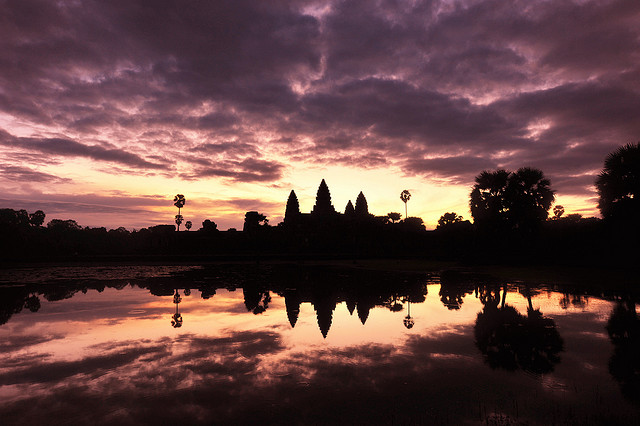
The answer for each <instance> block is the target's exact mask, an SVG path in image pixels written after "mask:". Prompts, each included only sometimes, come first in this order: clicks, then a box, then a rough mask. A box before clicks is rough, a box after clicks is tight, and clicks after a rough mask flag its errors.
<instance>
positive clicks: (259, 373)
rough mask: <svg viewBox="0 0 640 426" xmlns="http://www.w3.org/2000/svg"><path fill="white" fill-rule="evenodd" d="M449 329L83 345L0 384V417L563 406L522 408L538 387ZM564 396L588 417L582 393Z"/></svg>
mask: <svg viewBox="0 0 640 426" xmlns="http://www.w3.org/2000/svg"><path fill="white" fill-rule="evenodd" d="M456 331H457V332H456V333H434V334H429V335H421V336H419V335H411V336H410V337H409V338H408V339H407V340H406V341H405V342H404V343H403V344H401V345H391V344H373V343H368V344H363V345H353V346H347V347H341V348H327V347H325V346H322V345H319V346H316V347H312V348H304V349H298V348H296V347H287V346H285V344H284V343H283V339H282V336H281V335H280V334H279V333H278V332H277V331H276V329H273V328H272V329H263V330H257V331H239V332H233V331H227V332H226V333H225V334H223V335H220V336H204V335H193V334H182V335H179V336H176V337H171V338H169V337H165V338H161V339H158V340H141V341H122V342H117V343H104V344H100V345H95V346H92V347H90V349H91V350H93V351H94V352H103V353H104V355H100V356H89V357H85V358H82V359H80V360H77V361H69V362H42V363H40V364H38V365H36V366H33V367H25V368H23V369H21V370H19V371H18V372H17V373H14V375H6V374H5V375H0V383H22V384H23V385H24V386H25V391H28V392H24V393H23V399H21V400H17V401H13V402H10V403H5V404H4V405H0V416H1V417H2V418H7V415H8V414H11V413H21V415H20V417H19V418H17V417H12V418H10V419H11V420H10V421H9V423H22V424H28V423H29V422H30V423H42V422H43V420H45V419H43V418H42V417H39V416H41V415H42V413H50V412H52V411H53V410H56V412H58V413H61V414H63V415H64V417H65V418H67V419H68V418H74V419H77V420H78V421H80V422H81V423H95V424H106V423H111V424H113V423H118V424H133V423H162V424H168V423H182V424H210V423H217V424H255V423H256V422H266V423H270V422H275V423H289V424H300V423H302V424H308V423H316V424H317V423H321V424H322V423H334V424H335V423H358V424H389V423H392V422H395V423H429V422H431V423H450V424H458V423H461V422H464V421H469V420H474V419H477V418H478V416H479V414H478V406H479V405H482V404H487V405H488V404H489V403H490V401H491V399H492V398H495V401H504V400H508V401H515V400H518V401H519V402H520V403H521V404H522V405H521V406H520V413H521V414H520V415H521V416H522V417H521V420H522V419H527V417H526V416H527V415H534V414H535V417H534V419H543V418H546V417H545V416H547V415H551V414H552V413H551V411H552V410H557V408H558V405H559V404H565V403H566V404H575V401H573V400H569V401H568V402H567V401H564V402H563V401H557V400H555V395H554V394H553V389H551V390H549V392H548V393H540V394H539V395H538V397H537V398H536V399H535V401H530V395H531V394H532V393H533V392H538V391H539V390H540V387H541V386H542V384H541V383H540V382H538V381H537V380H533V379H532V378H530V377H526V376H524V375H523V374H509V373H506V372H494V371H491V370H490V369H489V368H486V366H484V365H483V363H482V359H481V357H480V356H479V354H478V353H477V350H476V349H475V347H474V344H473V339H472V337H471V336H472V326H471V325H461V326H459V327H458V328H457V329H456ZM582 338H588V336H582ZM576 356H577V357H579V355H576ZM460 358H462V360H461V359H460ZM45 361H46V360H45ZM576 368H577V367H576ZM42 384H47V387H46V388H45V387H42V386H41V385H42ZM564 391H566V390H564ZM572 395H573V394H572ZM605 396H606V395H605ZM576 397H580V398H582V397H585V399H584V401H583V404H584V405H585V408H586V409H588V408H589V404H590V403H591V400H589V397H590V396H589V395H586V394H585V393H583V394H578V395H576ZM599 398H602V395H600V396H599ZM581 407H582V406H581ZM591 407H596V405H595V404H593V405H592V406H591ZM485 409H486V408H485ZM591 409H593V408H591ZM536 413H537V414H536Z"/></svg>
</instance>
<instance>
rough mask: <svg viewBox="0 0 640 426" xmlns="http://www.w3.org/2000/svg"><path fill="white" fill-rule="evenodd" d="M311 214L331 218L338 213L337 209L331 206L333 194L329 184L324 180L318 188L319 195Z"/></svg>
mask: <svg viewBox="0 0 640 426" xmlns="http://www.w3.org/2000/svg"><path fill="white" fill-rule="evenodd" d="M311 213H313V214H315V215H318V216H329V215H332V214H335V213H336V209H335V207H333V204H331V193H330V192H329V187H328V186H327V183H326V182H325V181H324V179H322V182H320V186H319V187H318V194H317V195H316V204H315V206H313V210H312V211H311Z"/></svg>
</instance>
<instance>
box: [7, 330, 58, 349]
mask: <svg viewBox="0 0 640 426" xmlns="http://www.w3.org/2000/svg"><path fill="white" fill-rule="evenodd" d="M62 338H64V336H62V335H59V334H57V335H51V334H47V335H40V334H21V335H15V334H12V335H9V336H5V337H4V338H3V339H2V340H0V352H2V353H8V352H14V351H19V350H21V349H25V348H29V347H31V346H35V345H38V344H40V343H46V342H50V341H51V340H56V339H62Z"/></svg>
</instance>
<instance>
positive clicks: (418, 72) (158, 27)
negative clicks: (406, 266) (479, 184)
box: [0, 0, 640, 229]
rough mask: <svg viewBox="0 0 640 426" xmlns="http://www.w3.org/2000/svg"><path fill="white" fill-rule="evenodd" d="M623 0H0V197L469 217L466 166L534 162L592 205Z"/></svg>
mask: <svg viewBox="0 0 640 426" xmlns="http://www.w3.org/2000/svg"><path fill="white" fill-rule="evenodd" d="M639 116H640V1H638V0H573V1H569V0H566V1H564V0H562V1H551V0H545V1H537V0H522V1H519V0H509V1H507V0H502V1H497V0H496V1H494V0H484V1H481V0H460V1H450V0H431V1H419V0H416V1H404V0H396V1H370V2H364V1H278V0H274V1H242V0H229V1H204V0H202V1H179V0H112V1H98V0H96V1H84V0H74V1H71V0H70V1H65V0H61V1H56V2H54V1H51V0H0V185H1V187H2V194H0V207H1V208H13V209H27V210H28V211H29V212H32V211H34V210H37V209H41V210H44V211H45V213H46V214H47V219H46V220H47V221H49V220H50V219H54V218H59V219H76V220H77V221H78V222H79V223H80V225H82V226H106V227H107V228H115V227H118V226H124V227H126V228H128V229H134V228H135V229H139V228H142V227H148V226H151V225H156V224H162V223H172V221H173V216H174V215H175V214H176V213H177V211H176V209H175V208H174V207H173V201H172V200H173V196H174V195H175V194H177V193H181V194H184V195H185V197H186V199H187V204H186V206H185V208H184V209H183V215H184V216H185V220H191V221H193V223H194V229H198V228H199V227H200V225H201V222H202V221H203V220H204V219H207V218H208V219H211V220H213V221H215V222H216V223H218V225H219V228H221V229H227V228H229V227H237V228H241V227H242V222H243V218H244V212H245V211H248V210H258V211H260V212H261V213H264V214H266V215H267V216H268V217H269V219H270V222H271V224H274V225H275V224H277V223H278V222H280V221H281V220H282V216H283V214H284V208H285V203H286V200H287V196H288V195H289V191H290V190H291V189H294V190H295V191H296V193H297V195H298V198H299V200H300V206H301V210H302V211H310V210H311V208H312V206H313V204H314V202H315V195H316V190H317V188H318V184H319V183H320V180H321V179H322V178H324V179H326V181H327V184H328V186H329V188H330V190H331V195H332V200H333V204H334V205H335V207H336V209H338V210H339V211H343V210H344V207H345V205H346V204H347V201H348V200H352V202H355V198H356V196H357V195H358V193H359V192H360V191H363V192H364V194H365V195H366V197H367V200H368V204H369V210H370V212H371V213H374V214H378V215H383V214H386V213H388V212H391V211H396V212H404V204H403V203H402V201H401V200H400V198H399V195H400V192H401V191H402V190H403V189H408V190H409V191H411V193H412V195H413V197H412V198H411V200H410V201H409V204H408V210H409V215H412V216H420V217H422V218H423V220H424V221H425V223H426V224H427V228H433V227H435V224H436V222H437V220H438V218H439V217H440V215H442V214H443V213H444V212H450V211H455V212H457V213H458V214H461V215H462V216H464V217H465V219H470V214H469V208H468V196H469V192H470V190H471V186H472V185H473V181H474V177H475V176H476V175H477V174H478V173H479V172H481V171H482V170H485V169H489V170H490V169H496V168H506V169H509V170H515V169H518V168H520V167H523V166H531V167H537V168H539V169H541V170H543V172H544V173H545V175H546V176H547V177H548V178H550V180H551V184H552V188H553V189H555V190H556V191H557V201H556V202H557V204H562V205H563V206H564V207H565V209H566V211H567V213H581V214H583V215H585V216H593V215H597V214H598V211H597V208H596V203H597V200H596V198H597V195H596V193H595V190H594V187H593V182H594V179H595V176H596V175H597V173H598V172H599V170H600V169H601V168H602V165H603V161H604V158H605V156H606V155H607V153H609V152H610V151H612V150H614V149H615V148H616V147H618V146H620V145H623V144H627V143H630V142H634V143H635V142H637V141H638V140H640V117H639Z"/></svg>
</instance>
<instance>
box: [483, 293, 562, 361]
mask: <svg viewBox="0 0 640 426" xmlns="http://www.w3.org/2000/svg"><path fill="white" fill-rule="evenodd" d="M506 291H507V289H506V287H505V288H504V292H505V293H506ZM489 294H491V292H489ZM498 300H499V296H498V297H489V298H487V299H486V301H487V303H486V304H485V306H484V309H483V311H482V312H480V313H478V317H477V319H476V325H475V327H474V334H475V339H476V346H477V347H478V349H480V351H481V352H482V354H483V355H484V357H485V360H486V361H487V362H488V363H489V365H490V366H491V367H492V368H503V369H506V370H515V369H517V368H522V369H523V370H526V371H530V372H533V373H537V374H542V373H547V372H550V371H553V367H554V365H555V364H557V363H558V362H560V358H559V356H558V354H559V353H560V352H561V351H562V346H563V342H562V338H561V337H560V334H559V333H558V330H557V329H556V325H555V323H554V321H553V320H552V319H550V318H546V317H544V316H543V315H542V313H541V312H540V310H539V309H533V307H532V303H531V298H530V295H529V296H528V301H529V308H528V309H527V316H523V315H521V314H520V313H518V311H516V309H515V308H513V307H512V306H508V305H506V304H505V294H503V299H502V304H501V306H500V307H498V303H499V302H498Z"/></svg>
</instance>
